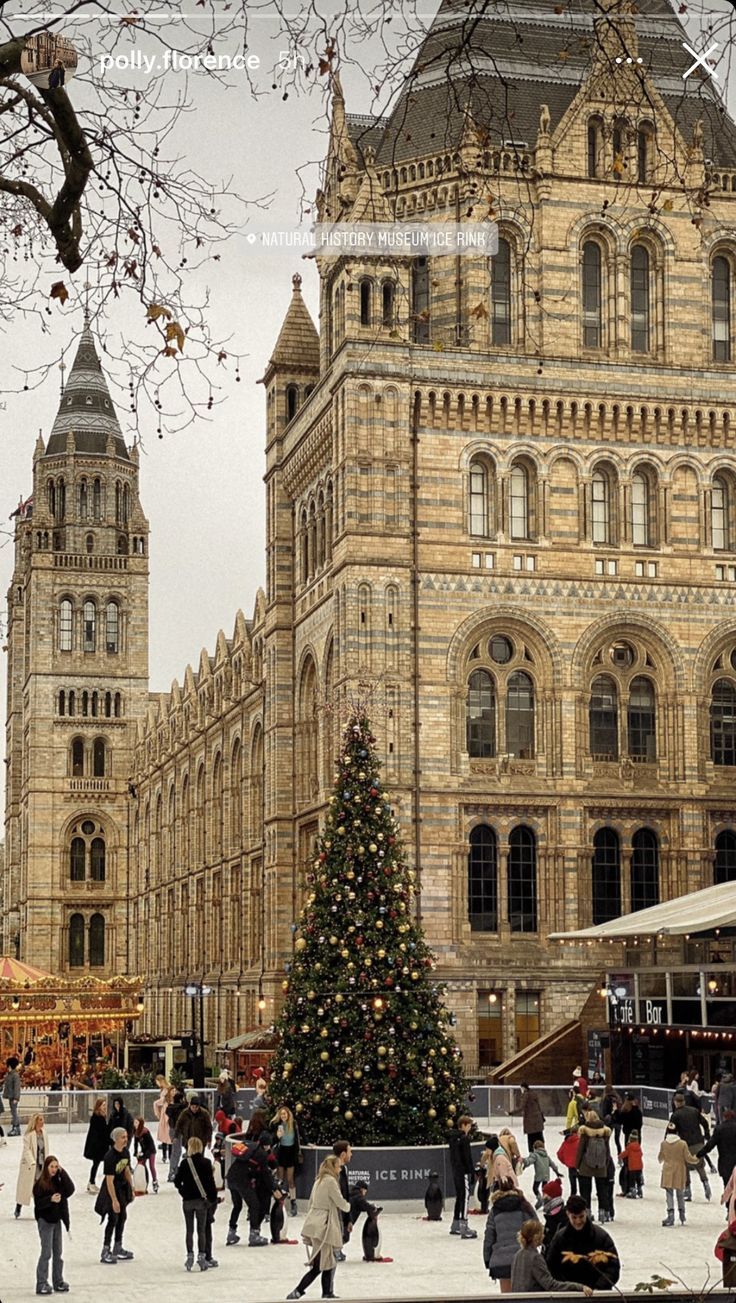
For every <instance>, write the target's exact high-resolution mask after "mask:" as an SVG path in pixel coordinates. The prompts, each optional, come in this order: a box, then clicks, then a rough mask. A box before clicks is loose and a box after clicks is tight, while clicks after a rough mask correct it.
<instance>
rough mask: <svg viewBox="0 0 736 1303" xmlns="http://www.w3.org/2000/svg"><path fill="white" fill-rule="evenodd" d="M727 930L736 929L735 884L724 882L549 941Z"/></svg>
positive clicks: (692, 933) (611, 938)
mask: <svg viewBox="0 0 736 1303" xmlns="http://www.w3.org/2000/svg"><path fill="white" fill-rule="evenodd" d="M727 927H736V882H721V883H719V884H718V886H716V887H704V888H703V889H702V891H691V892H689V893H688V895H687V896H677V897H676V898H675V899H674V900H666V901H663V902H662V903H661V904H660V905H650V907H649V908H648V909H638V910H636V911H635V912H634V913H633V914H622V915H621V916H620V918H612V919H611V920H610V921H609V922H608V923H598V924H596V925H595V926H594V927H586V928H580V929H579V930H578V931H576V932H552V933H550V938H549V939H550V941H609V940H611V941H613V940H615V939H616V938H621V939H625V938H626V937H655V936H694V935H696V934H697V933H699V932H711V931H715V930H716V929H719V928H727Z"/></svg>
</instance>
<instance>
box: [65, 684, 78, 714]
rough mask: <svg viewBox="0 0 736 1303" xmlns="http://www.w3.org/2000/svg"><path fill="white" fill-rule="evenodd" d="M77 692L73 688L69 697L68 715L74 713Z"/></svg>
mask: <svg viewBox="0 0 736 1303" xmlns="http://www.w3.org/2000/svg"><path fill="white" fill-rule="evenodd" d="M75 701H76V694H75V692H74V689H73V688H72V689H71V691H70V692H69V696H68V698H67V712H66V713H67V715H73V714H74V710H75Z"/></svg>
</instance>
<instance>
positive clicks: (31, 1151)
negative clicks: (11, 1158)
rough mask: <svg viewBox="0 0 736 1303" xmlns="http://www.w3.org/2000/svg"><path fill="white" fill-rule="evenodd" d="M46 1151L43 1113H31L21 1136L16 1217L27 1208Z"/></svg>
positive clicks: (16, 1189) (16, 1190)
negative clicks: (22, 1209)
mask: <svg viewBox="0 0 736 1303" xmlns="http://www.w3.org/2000/svg"><path fill="white" fill-rule="evenodd" d="M47 1150H48V1145H47V1143H46V1127H45V1124H44V1120H43V1113H33V1114H32V1115H31V1117H30V1119H29V1121H28V1126H27V1127H26V1130H25V1135H24V1136H23V1149H22V1152H21V1156H20V1167H19V1169H18V1184H17V1185H16V1188H15V1215H16V1217H20V1210H21V1208H25V1207H27V1205H28V1204H29V1203H30V1202H31V1199H32V1198H33V1186H34V1184H35V1182H36V1181H37V1180H38V1178H39V1176H40V1175H41V1172H42V1170H43V1164H44V1159H45V1157H46V1152H47Z"/></svg>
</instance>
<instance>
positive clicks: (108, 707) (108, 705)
mask: <svg viewBox="0 0 736 1303" xmlns="http://www.w3.org/2000/svg"><path fill="white" fill-rule="evenodd" d="M111 717H112V693H111V692H106V693H105V719H110V718H111Z"/></svg>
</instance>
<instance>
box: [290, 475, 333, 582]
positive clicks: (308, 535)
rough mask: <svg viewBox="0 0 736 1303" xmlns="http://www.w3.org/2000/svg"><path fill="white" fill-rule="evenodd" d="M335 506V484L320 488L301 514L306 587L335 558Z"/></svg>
mask: <svg viewBox="0 0 736 1303" xmlns="http://www.w3.org/2000/svg"><path fill="white" fill-rule="evenodd" d="M333 528H334V505H333V493H332V481H331V480H330V481H329V482H328V484H327V486H326V488H324V489H320V490H319V493H317V494H316V496H315V497H312V498H311V499H310V501H309V503H308V504H306V505H305V506H304V507H303V508H302V511H301V515H300V517H299V531H298V538H297V551H298V555H299V579H300V582H301V583H302V584H306V583H308V582H309V580H310V579H313V578H314V576H315V575H316V574H317V573H318V572H319V571H320V570H322V569H323V568H324V566H325V565H328V564H329V562H330V560H331V559H332V539H333Z"/></svg>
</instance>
